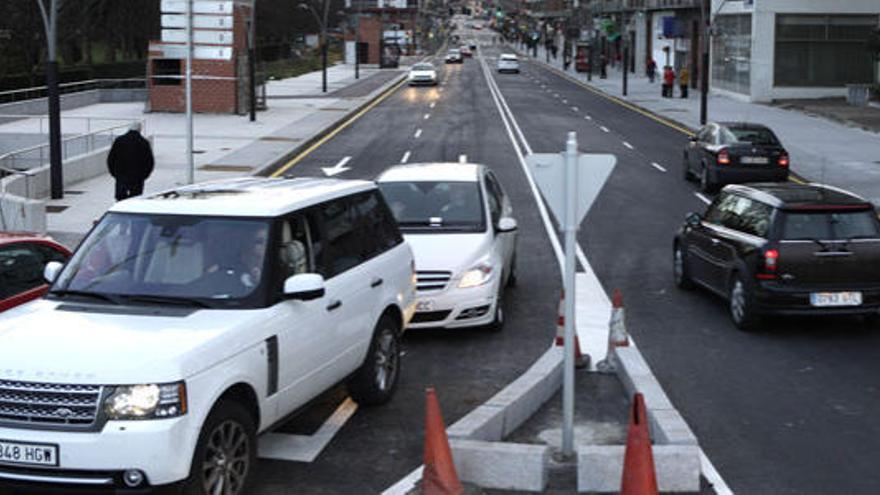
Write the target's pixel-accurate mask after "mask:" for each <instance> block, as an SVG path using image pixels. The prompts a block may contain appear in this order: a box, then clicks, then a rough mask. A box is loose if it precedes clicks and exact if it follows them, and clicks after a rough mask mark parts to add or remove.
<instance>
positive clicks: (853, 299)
mask: <svg viewBox="0 0 880 495" xmlns="http://www.w3.org/2000/svg"><path fill="white" fill-rule="evenodd" d="M810 304H812V305H813V306H819V307H828V306H861V304H862V293H861V292H813V293H812V294H810Z"/></svg>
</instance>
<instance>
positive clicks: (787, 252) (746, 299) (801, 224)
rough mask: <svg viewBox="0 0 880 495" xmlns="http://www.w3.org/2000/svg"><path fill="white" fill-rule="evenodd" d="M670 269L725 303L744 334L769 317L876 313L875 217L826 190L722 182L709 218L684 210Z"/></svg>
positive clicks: (879, 238)
mask: <svg viewBox="0 0 880 495" xmlns="http://www.w3.org/2000/svg"><path fill="white" fill-rule="evenodd" d="M673 266H674V275H675V283H676V285H677V286H678V287H680V288H683V289H690V288H692V287H693V286H694V285H700V286H702V287H704V288H706V289H708V290H710V291H712V292H715V293H717V294H719V295H721V296H723V297H726V298H727V299H728V301H729V311H730V317H731V319H732V320H733V322H734V324H736V326H737V327H739V328H741V329H749V328H753V327H755V326H756V324H757V323H758V320H759V319H760V317H761V316H762V315H769V314H778V315H793V314H877V313H878V311H880V221H878V218H877V215H876V213H875V211H874V206H873V205H872V204H871V203H869V202H868V201H866V200H864V199H862V198H860V197H858V196H855V195H854V194H852V193H849V192H847V191H843V190H840V189H836V188H832V187H830V186H824V185H817V184H806V185H801V184H794V183H765V184H750V185H748V186H745V185H729V186H726V187H725V188H724V189H723V190H722V191H721V193H720V194H719V195H718V196H717V197H716V198H715V201H713V202H712V204H711V205H709V207H708V209H707V211H706V213H705V215H700V214H698V213H690V214H688V216H687V218H686V221H685V223H684V225H683V226H682V227H681V229H680V230H679V232H678V235H676V237H675V243H674V245H673Z"/></svg>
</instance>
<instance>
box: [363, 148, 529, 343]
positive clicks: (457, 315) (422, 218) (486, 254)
mask: <svg viewBox="0 0 880 495" xmlns="http://www.w3.org/2000/svg"><path fill="white" fill-rule="evenodd" d="M376 182H377V183H378V184H379V189H380V190H381V191H382V193H383V194H384V195H385V199H386V200H387V201H388V204H389V206H391V211H392V212H393V213H394V216H395V218H397V221H398V223H399V224H400V229H401V230H402V231H403V235H404V237H405V238H406V240H407V242H408V243H409V244H410V245H411V246H412V249H413V252H414V253H415V258H416V272H417V275H418V286H417V287H418V302H417V304H416V313H415V315H414V316H413V319H412V321H411V322H410V326H409V327H410V328H420V327H445V328H457V327H472V326H483V325H489V326H490V327H491V328H493V329H495V330H500V329H501V328H502V326H503V324H504V310H503V303H502V302H503V296H504V289H505V287H507V286H512V285H513V284H515V282H516V230H517V224H516V220H514V218H513V216H512V215H513V209H512V207H511V205H510V200H509V199H508V197H507V195H506V194H505V193H504V190H503V189H502V187H501V184H500V183H499V181H498V178H497V177H496V176H495V174H494V173H493V172H492V171H491V170H489V168H488V167H486V166H485V165H475V164H461V163H428V164H413V165H397V166H394V167H391V168H390V169H388V170H386V171H385V172H384V173H382V175H380V176H379V178H378V179H377V180H376Z"/></svg>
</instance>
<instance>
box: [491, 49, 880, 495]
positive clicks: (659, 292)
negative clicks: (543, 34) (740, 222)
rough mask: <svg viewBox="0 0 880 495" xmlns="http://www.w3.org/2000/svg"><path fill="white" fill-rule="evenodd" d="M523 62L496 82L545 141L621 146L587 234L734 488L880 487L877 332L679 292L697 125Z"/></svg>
mask: <svg viewBox="0 0 880 495" xmlns="http://www.w3.org/2000/svg"><path fill="white" fill-rule="evenodd" d="M486 53H487V54H489V56H491V54H492V53H493V51H492V50H487V51H486ZM523 68H524V70H523V73H522V74H520V75H519V76H516V75H511V76H506V75H505V76H500V75H499V76H497V77H496V79H497V81H498V85H499V86H500V88H501V91H502V93H503V94H504V95H505V97H506V100H507V102H508V104H509V106H510V108H511V110H512V112H513V113H514V114H515V116H516V118H517V120H518V122H519V124H520V126H521V128H522V131H523V134H524V136H525V138H526V140H527V141H528V142H529V144H530V145H531V147H532V148H533V150H534V151H535V152H552V151H560V150H562V149H564V140H565V132H566V131H569V130H574V131H577V132H578V138H579V142H580V148H581V150H582V151H585V152H610V153H614V154H616V155H617V156H618V166H617V168H616V170H615V172H614V173H613V175H612V177H611V178H610V179H609V181H608V183H607V184H606V186H605V189H604V190H603V192H602V194H601V195H600V197H599V199H598V201H597V203H596V204H595V205H594V207H593V210H592V211H591V212H590V214H589V215H588V217H587V219H586V221H585V222H584V223H583V224H582V230H581V233H580V237H579V241H580V243H581V245H582V246H583V247H584V249H585V251H586V253H587V256H588V258H589V259H590V262H591V264H592V266H593V268H594V269H595V271H596V273H597V275H598V276H599V279H600V280H601V282H602V284H603V285H604V287H605V289H606V291H608V292H609V293H610V291H611V290H612V289H613V288H620V289H621V290H622V291H623V293H624V296H625V301H626V309H627V315H626V316H627V323H628V328H629V330H630V332H631V333H632V334H633V336H634V338H635V340H636V341H637V342H638V345H639V348H640V350H641V351H642V353H643V354H644V355H645V357H646V359H647V360H648V362H649V364H650V365H651V368H652V369H653V371H654V372H655V374H656V375H657V377H658V378H659V380H660V382H661V383H662V384H663V386H664V388H665V389H666V391H667V393H668V395H669V396H670V398H671V399H672V401H673V403H674V404H675V405H676V406H677V407H678V408H679V410H680V412H681V413H682V414H683V415H684V417H685V419H686V420H687V422H688V423H689V424H690V426H691V427H692V429H693V430H694V431H695V433H696V434H697V437H698V439H699V441H700V444H701V446H702V448H703V450H704V452H705V453H706V454H707V456H708V457H709V458H710V459H711V460H712V462H713V463H714V465H715V467H716V468H717V469H718V471H719V472H720V474H721V476H722V477H723V478H724V480H725V481H726V482H727V484H728V485H729V486H730V487H731V489H732V490H733V491H734V492H736V493H749V494H752V493H756V494H763V493H767V494H784V493H797V494H806V493H823V494H825V493H878V492H880V472H878V470H877V469H876V460H877V458H878V453H880V427H878V424H877V423H874V422H873V419H875V414H877V413H878V412H880V392H878V384H877V382H876V377H877V376H878V372H880V360H878V359H877V358H876V349H877V346H878V344H880V333H878V331H877V330H878V329H877V328H876V327H871V326H870V325H869V324H868V323H866V322H864V321H862V320H859V319H851V318H793V319H772V320H770V321H768V322H767V324H766V328H765V330H764V331H762V332H758V333H743V332H739V331H737V330H736V329H735V327H734V326H733V325H732V324H731V323H730V322H729V320H728V318H727V315H726V310H725V303H724V302H723V301H722V300H720V299H719V298H716V297H714V296H711V295H709V294H707V293H705V292H702V291H699V290H698V291H694V292H684V291H680V290H677V289H676V288H675V287H674V285H673V282H672V264H671V248H672V240H673V236H674V233H675V231H676V229H677V228H678V227H679V226H680V224H681V223H682V221H683V219H684V216H685V214H686V213H687V212H689V211H703V210H704V209H705V205H704V203H703V200H701V199H700V198H698V197H697V196H696V195H695V192H696V191H697V189H696V186H695V184H691V183H688V182H685V181H684V180H683V178H682V173H681V157H682V149H683V147H684V144H685V142H686V136H685V135H684V134H683V133H681V132H680V131H678V130H675V129H673V128H671V127H670V126H668V125H664V124H662V123H658V122H656V121H655V120H653V119H651V118H648V117H646V116H644V115H641V114H639V113H637V112H635V111H632V110H630V109H627V108H624V107H623V106H621V105H619V104H618V103H614V102H612V101H610V100H608V99H606V98H603V97H601V96H598V95H596V94H594V93H592V92H590V91H588V90H586V89H584V88H583V87H582V86H580V85H578V84H575V83H573V82H571V81H569V80H567V79H564V78H562V77H560V76H558V75H556V74H555V73H552V72H550V71H548V70H547V69H545V68H544V67H542V66H539V65H538V64H534V63H525V64H524V67H523ZM573 107H576V108H573ZM712 117H716V118H718V119H719V120H721V119H723V116H713V115H711V114H710V118H712ZM587 118H589V119H590V120H587ZM606 130H607V131H606ZM664 169H665V171H664ZM793 169H794V171H795V172H796V171H797V164H794V165H793Z"/></svg>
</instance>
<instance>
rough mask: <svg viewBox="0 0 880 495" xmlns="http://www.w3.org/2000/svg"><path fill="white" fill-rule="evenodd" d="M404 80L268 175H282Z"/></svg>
mask: <svg viewBox="0 0 880 495" xmlns="http://www.w3.org/2000/svg"><path fill="white" fill-rule="evenodd" d="M405 82H406V78H403V79H401V80H400V82H398V83H397V84H395V85H394V86H391V87H390V88H388V89H387V90H386V91H385V93H383V94H382V95H381V96H379V97H378V98H376V99H375V100H373V101H372V102H371V103H370V104H369V105H367V106H365V107H364V108H362V109H361V110H360V111H359V112H358V113H356V114H354V115H352V116H351V118H349V119H348V120H346V121H345V122H343V123H342V124H340V125H339V126H337V127H336V128H335V129H333V130H332V131H330V132H329V133H327V134H326V135H325V136H324V137H322V138H321V139H319V140H318V141H316V142H315V143H314V144H312V145H311V146H309V147H308V148H306V149H305V150H303V151H302V152H301V153H300V154H298V155H296V156H295V157H293V158H291V159H290V161H288V162H287V163H285V164H284V165H282V166H281V168H279V169H278V170H276V171H274V172H272V174H271V175H270V176H269V177H281V176H282V175H284V173H285V172H287V171H288V170H290V169H291V168H292V167H293V166H294V165H296V164H297V163H299V162H300V161H301V160H302V159H303V158H305V157H307V156H309V154H310V153H311V152H313V151H315V150H316V149H318V147H320V146H321V145H323V144H324V143H326V142H327V141H329V140H331V139H333V137H334V136H336V135H337V134H339V133H340V132H342V130H343V129H345V128H346V127H348V126H349V125H351V124H352V123H353V122H354V121H355V120H357V119H359V118H361V117H362V116H363V115H364V114H365V113H367V112H369V111H370V110H372V109H373V107H375V106H376V105H378V104H379V103H382V102H383V101H385V99H386V98H388V97H389V96H391V95H392V94H394V92H395V91H397V90H398V89H400V87H401V86H403V84H404V83H405Z"/></svg>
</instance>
